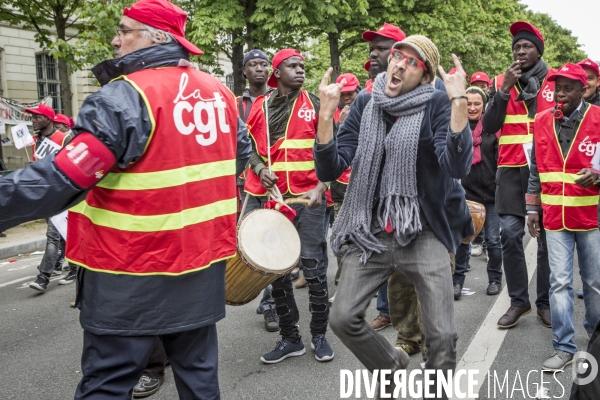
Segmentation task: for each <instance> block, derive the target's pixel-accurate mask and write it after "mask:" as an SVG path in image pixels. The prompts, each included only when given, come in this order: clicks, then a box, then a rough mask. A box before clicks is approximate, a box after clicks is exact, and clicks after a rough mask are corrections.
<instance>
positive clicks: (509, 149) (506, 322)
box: [482, 21, 555, 329]
mask: <svg viewBox="0 0 600 400" xmlns="http://www.w3.org/2000/svg"><path fill="white" fill-rule="evenodd" d="M510 33H511V34H512V35H513V41H512V53H513V59H514V62H513V63H512V64H511V65H510V67H508V69H507V70H506V72H505V73H504V74H502V75H499V76H497V77H495V78H494V80H493V82H492V88H491V90H490V101H489V102H488V106H487V108H486V111H485V114H484V115H483V118H482V125H483V129H484V130H485V131H486V132H498V131H500V139H499V143H498V171H497V172H496V182H497V187H496V211H497V212H498V215H499V216H500V228H501V234H500V241H501V242H502V259H503V260H504V263H503V264H504V275H505V276H506V285H507V287H508V294H509V296H510V307H509V309H508V311H506V313H505V314H504V315H503V316H502V317H501V318H500V319H499V320H498V328H502V329H508V328H512V327H513V326H515V325H516V324H517V323H518V322H519V319H520V318H521V317H522V316H524V315H527V314H529V313H531V303H530V302H529V277H528V275H527V264H526V262H525V250H524V248H523V236H524V235H525V216H526V215H527V212H526V211H525V193H526V191H527V180H528V178H529V167H528V165H527V157H526V147H527V146H530V144H531V141H532V138H533V126H534V120H535V116H536V114H537V113H540V112H542V111H544V110H547V109H549V108H552V107H554V83H553V82H549V81H548V79H547V78H548V77H549V76H552V75H553V74H554V72H555V70H553V69H551V68H548V66H547V65H546V63H545V62H544V60H542V55H543V54H544V38H543V36H542V34H541V33H540V31H539V30H538V29H537V28H536V27H535V26H533V25H531V24H530V23H528V22H523V21H518V22H515V23H514V24H512V25H511V26H510ZM542 224H543V223H542ZM545 237H546V235H545V232H544V230H543V229H542V230H541V232H540V238H539V240H538V253H537V299H536V302H535V303H536V307H537V315H538V318H539V319H540V320H541V322H542V325H544V326H545V327H548V328H550V326H551V320H550V305H549V299H548V293H549V290H550V268H549V266H548V251H547V247H546V239H545Z"/></svg>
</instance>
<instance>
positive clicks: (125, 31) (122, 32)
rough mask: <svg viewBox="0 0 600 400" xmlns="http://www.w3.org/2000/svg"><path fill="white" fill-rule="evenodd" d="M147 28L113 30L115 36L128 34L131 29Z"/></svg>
mask: <svg viewBox="0 0 600 400" xmlns="http://www.w3.org/2000/svg"><path fill="white" fill-rule="evenodd" d="M147 30H148V29H117V30H116V31H115V32H116V34H115V36H118V37H123V36H125V35H126V34H128V33H129V32H133V31H147Z"/></svg>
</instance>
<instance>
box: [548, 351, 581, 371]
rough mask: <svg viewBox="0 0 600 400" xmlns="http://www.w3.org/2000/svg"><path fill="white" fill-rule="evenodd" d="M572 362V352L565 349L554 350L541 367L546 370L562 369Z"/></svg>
mask: <svg viewBox="0 0 600 400" xmlns="http://www.w3.org/2000/svg"><path fill="white" fill-rule="evenodd" d="M572 362H573V354H571V353H567V352H566V351H561V350H558V351H555V352H554V353H552V355H551V356H550V358H548V359H547V360H546V361H544V364H543V365H542V368H543V369H544V370H547V371H562V370H564V369H565V367H566V366H567V365H569V364H571V363H572Z"/></svg>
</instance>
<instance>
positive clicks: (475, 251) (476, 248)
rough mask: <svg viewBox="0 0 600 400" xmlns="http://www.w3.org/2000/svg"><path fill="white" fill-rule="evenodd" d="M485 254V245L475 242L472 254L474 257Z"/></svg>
mask: <svg viewBox="0 0 600 400" xmlns="http://www.w3.org/2000/svg"><path fill="white" fill-rule="evenodd" d="M482 254H483V246H482V245H480V244H474V245H473V247H471V256H472V257H477V256H480V255H482Z"/></svg>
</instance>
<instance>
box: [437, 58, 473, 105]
mask: <svg viewBox="0 0 600 400" xmlns="http://www.w3.org/2000/svg"><path fill="white" fill-rule="evenodd" d="M452 61H454V67H455V68H456V73H455V74H453V75H448V74H446V72H445V71H444V68H442V66H441V65H439V66H438V71H439V73H440V77H441V78H442V80H443V81H444V85H445V86H446V93H448V98H449V99H451V100H452V98H453V97H456V96H465V95H466V89H467V73H466V72H465V70H464V69H463V67H462V65H461V63H460V61H459V60H458V57H456V54H452ZM465 104H466V103H465Z"/></svg>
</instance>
